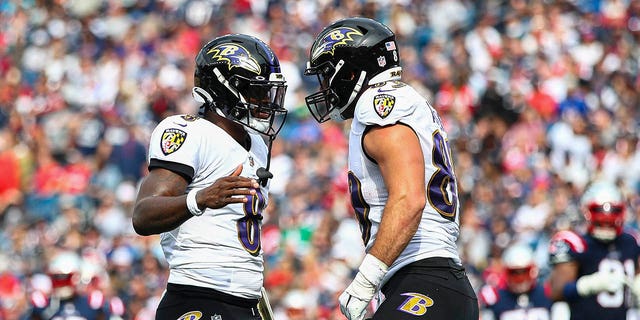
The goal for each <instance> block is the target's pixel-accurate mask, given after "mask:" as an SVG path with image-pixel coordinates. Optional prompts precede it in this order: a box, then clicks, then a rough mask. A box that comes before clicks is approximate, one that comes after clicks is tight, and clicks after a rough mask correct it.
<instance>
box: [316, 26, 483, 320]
mask: <svg viewBox="0 0 640 320" xmlns="http://www.w3.org/2000/svg"><path fill="white" fill-rule="evenodd" d="M401 74H402V68H401V66H400V56H399V53H398V43H396V38H395V34H394V33H393V32H392V31H391V30H390V29H389V28H388V27H387V26H385V25H383V24H381V23H379V22H377V21H375V20H372V19H368V18H360V17H353V18H346V19H342V20H339V21H336V22H334V23H332V24H331V25H329V26H327V27H326V28H324V30H323V31H321V32H320V34H319V35H318V36H317V37H316V39H315V41H314V42H313V45H312V46H311V49H310V57H309V61H308V62H307V68H306V70H305V75H307V76H317V78H318V81H319V84H320V90H319V91H318V92H316V93H314V94H312V95H310V96H308V97H306V104H307V107H308V108H309V111H310V112H311V114H312V115H313V117H314V118H315V119H316V120H317V121H318V122H325V121H327V120H329V119H333V120H337V121H342V120H346V119H353V120H352V122H351V129H350V133H349V173H348V181H349V191H350V194H351V202H352V206H353V208H354V211H355V215H356V217H357V219H358V221H359V223H360V229H361V231H362V240H363V241H364V243H365V245H366V252H367V254H366V255H365V257H364V260H363V261H362V263H361V265H360V267H359V272H358V273H357V274H356V276H355V278H354V279H353V281H352V282H351V284H350V285H349V286H348V287H347V288H346V290H345V291H344V292H343V293H342V294H341V295H340V297H339V299H338V300H339V303H340V308H341V310H342V313H343V314H344V315H345V316H346V317H347V318H348V319H352V320H353V319H358V320H360V319H363V318H364V316H365V314H366V312H367V306H368V305H369V303H370V301H371V299H372V298H373V296H374V295H375V294H376V293H377V292H378V291H380V290H381V292H382V293H383V294H384V296H385V297H386V298H385V300H384V301H383V302H382V303H381V304H380V305H379V307H378V308H377V311H376V312H375V314H374V315H373V319H374V320H378V319H395V320H402V319H416V317H421V316H424V317H425V318H429V319H433V320H438V319H463V320H464V319H473V320H477V319H478V300H477V298H476V295H475V293H474V291H473V288H472V287H471V284H470V283H469V280H468V278H467V276H466V274H465V270H464V268H463V267H462V264H461V260H460V257H459V254H458V251H457V247H456V240H457V238H458V235H459V218H460V216H459V202H458V195H457V184H456V175H455V173H454V168H453V164H452V162H451V151H450V148H449V143H448V141H447V132H446V131H445V130H444V128H443V125H442V122H441V120H440V117H439V116H438V114H437V113H436V111H435V109H434V108H433V107H432V106H431V105H430V104H429V103H428V102H427V101H426V100H425V98H424V97H422V96H420V94H418V93H417V92H416V90H414V89H413V88H412V87H411V86H409V85H407V84H405V83H403V82H402V81H401Z"/></svg>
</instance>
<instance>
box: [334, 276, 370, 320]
mask: <svg viewBox="0 0 640 320" xmlns="http://www.w3.org/2000/svg"><path fill="white" fill-rule="evenodd" d="M375 293H376V287H375V286H374V285H373V284H372V283H371V282H370V281H369V280H367V278H365V277H364V276H363V275H362V273H361V272H358V274H356V277H355V278H354V279H353V281H352V282H351V284H350V285H349V286H348V287H347V289H345V290H344V292H343V293H342V294H341V295H340V297H339V298H338V301H339V302H340V311H342V314H344V315H345V316H346V317H347V319H349V320H362V319H364V315H365V313H366V312H367V306H368V305H369V302H370V301H371V299H372V298H373V295H374V294H375Z"/></svg>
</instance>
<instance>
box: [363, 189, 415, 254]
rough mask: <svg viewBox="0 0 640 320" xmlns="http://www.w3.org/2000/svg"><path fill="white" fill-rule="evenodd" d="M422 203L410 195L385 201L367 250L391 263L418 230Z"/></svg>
mask: <svg viewBox="0 0 640 320" xmlns="http://www.w3.org/2000/svg"><path fill="white" fill-rule="evenodd" d="M423 209H424V203H421V202H420V201H415V199H411V197H402V198H400V199H398V200H395V201H394V200H391V199H390V201H389V202H387V205H386V206H385V209H384V213H383V215H382V221H381V223H380V228H379V229H378V234H377V236H376V241H375V243H374V244H373V247H372V248H371V250H370V251H369V253H370V254H372V255H374V256H376V257H377V258H378V259H379V260H380V261H382V262H384V263H385V264H386V265H388V266H391V264H392V263H393V262H394V261H395V260H396V259H397V258H398V256H400V254H401V253H402V251H403V250H404V249H405V248H406V247H407V245H408V244H409V242H410V241H411V238H413V236H414V235H415V233H416V230H418V225H419V224H420V219H421V218H422V210H423Z"/></svg>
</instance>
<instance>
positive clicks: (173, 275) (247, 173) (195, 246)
mask: <svg viewBox="0 0 640 320" xmlns="http://www.w3.org/2000/svg"><path fill="white" fill-rule="evenodd" d="M249 135H250V137H251V148H250V150H249V151H247V150H245V149H244V148H243V147H242V146H241V145H240V144H239V143H238V142H236V141H235V140H234V139H233V138H232V137H231V136H230V135H228V134H227V133H226V132H225V131H224V130H222V129H221V128H220V127H218V126H216V125H214V124H213V123H211V122H210V121H208V120H205V119H203V118H199V117H195V116H191V115H175V116H170V117H168V118H166V119H164V120H163V121H162V122H160V123H159V124H158V126H157V127H156V128H155V129H154V131H153V133H152V135H151V141H150V147H149V168H150V169H153V168H155V167H162V168H166V169H169V170H172V171H174V172H176V173H179V174H181V175H182V176H184V177H185V178H187V180H190V181H191V182H190V183H189V186H188V187H187V190H186V191H187V192H189V190H191V189H194V188H195V189H201V188H205V187H207V186H210V185H211V184H213V183H214V182H215V181H216V180H218V179H219V178H222V177H225V176H229V175H231V174H232V173H233V172H234V171H235V169H236V168H237V167H238V166H239V165H240V164H242V165H243V168H242V173H241V174H240V175H241V176H243V177H249V178H255V179H258V177H257V174H256V170H257V169H258V168H260V167H264V166H265V165H266V162H267V146H266V144H265V142H264V140H263V139H262V137H261V136H260V135H258V134H253V133H250V134H249ZM267 201H268V188H265V187H263V186H260V190H258V192H257V194H256V195H255V196H253V197H249V201H248V202H247V203H233V204H229V205H227V206H225V207H222V208H219V209H211V208H206V209H205V210H204V213H203V214H202V215H201V216H198V217H193V218H191V219H189V220H187V221H185V222H184V223H183V224H182V225H180V226H179V227H177V228H176V229H174V230H171V231H169V232H164V233H162V234H161V244H162V249H163V251H164V255H165V257H166V259H167V261H168V263H169V267H170V273H169V282H170V283H176V284H184V285H192V286H199V287H208V288H213V289H215V290H218V291H221V292H224V293H228V294H232V295H234V296H239V297H242V298H249V299H257V298H260V296H261V293H260V288H261V287H262V283H263V274H262V272H263V259H262V248H261V246H260V228H261V219H262V212H263V210H264V209H265V208H266V206H267Z"/></svg>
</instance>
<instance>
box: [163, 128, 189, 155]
mask: <svg viewBox="0 0 640 320" xmlns="http://www.w3.org/2000/svg"><path fill="white" fill-rule="evenodd" d="M185 139H187V133H186V132H184V131H182V130H180V129H176V128H169V129H166V130H164V132H163V133H162V141H160V147H161V149H162V153H164V155H165V156H166V155H169V154H172V153H174V152H176V151H178V149H180V147H182V144H184V140H185Z"/></svg>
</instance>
